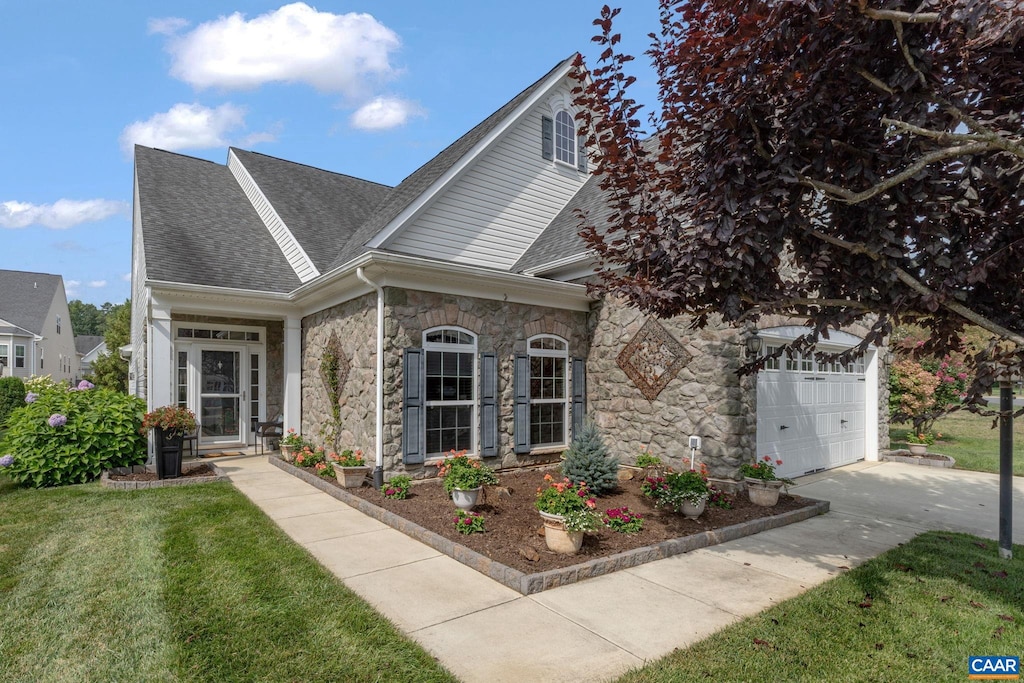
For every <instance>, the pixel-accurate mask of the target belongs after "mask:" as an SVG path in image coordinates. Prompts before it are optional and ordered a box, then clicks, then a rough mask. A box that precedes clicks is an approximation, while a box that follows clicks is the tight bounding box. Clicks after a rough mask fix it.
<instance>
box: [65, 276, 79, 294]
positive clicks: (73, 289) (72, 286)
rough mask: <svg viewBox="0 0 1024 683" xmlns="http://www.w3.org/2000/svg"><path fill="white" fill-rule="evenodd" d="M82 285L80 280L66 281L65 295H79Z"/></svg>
mask: <svg viewBox="0 0 1024 683" xmlns="http://www.w3.org/2000/svg"><path fill="white" fill-rule="evenodd" d="M81 284H82V283H81V282H79V281H78V280H65V281H64V293H65V294H67V295H68V296H69V297H71V296H74V295H75V294H77V293H78V288H79V286H80V285H81Z"/></svg>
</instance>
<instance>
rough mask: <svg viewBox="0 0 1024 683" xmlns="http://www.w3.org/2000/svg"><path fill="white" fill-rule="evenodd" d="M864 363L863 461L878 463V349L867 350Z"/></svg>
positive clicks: (879, 378) (879, 359) (879, 417)
mask: <svg viewBox="0 0 1024 683" xmlns="http://www.w3.org/2000/svg"><path fill="white" fill-rule="evenodd" d="M864 361H865V362H866V364H867V366H866V368H865V372H864V460H866V461H868V462H878V421H879V420H881V419H882V416H881V415H879V406H878V401H879V389H878V386H879V385H878V383H879V382H880V381H881V377H880V376H879V375H880V372H879V371H880V368H879V365H880V364H881V361H882V359H881V358H880V349H874V348H872V349H868V351H867V352H866V353H865V354H864ZM886 380H888V378H886Z"/></svg>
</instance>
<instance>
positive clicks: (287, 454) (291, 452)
mask: <svg viewBox="0 0 1024 683" xmlns="http://www.w3.org/2000/svg"><path fill="white" fill-rule="evenodd" d="M281 457H282V458H284V461H285V462H295V449H293V448H292V447H291V446H285V445H284V444H281Z"/></svg>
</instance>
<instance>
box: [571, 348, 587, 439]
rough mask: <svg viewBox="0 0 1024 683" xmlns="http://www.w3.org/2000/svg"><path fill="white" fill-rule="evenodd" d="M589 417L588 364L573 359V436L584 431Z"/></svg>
mask: <svg viewBox="0 0 1024 683" xmlns="http://www.w3.org/2000/svg"><path fill="white" fill-rule="evenodd" d="M586 415H587V363H586V361H585V360H583V359H582V358H573V359H572V435H573V437H575V436H576V435H577V434H579V433H580V430H581V429H583V419H584V418H585V417H586Z"/></svg>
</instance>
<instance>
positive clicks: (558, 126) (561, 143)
mask: <svg viewBox="0 0 1024 683" xmlns="http://www.w3.org/2000/svg"><path fill="white" fill-rule="evenodd" d="M555 158H556V159H558V160H559V161H562V162H565V163H567V164H575V163H576V131H575V130H574V127H573V125H572V117H571V116H569V112H567V111H564V110H563V111H560V112H558V114H556V115H555Z"/></svg>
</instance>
